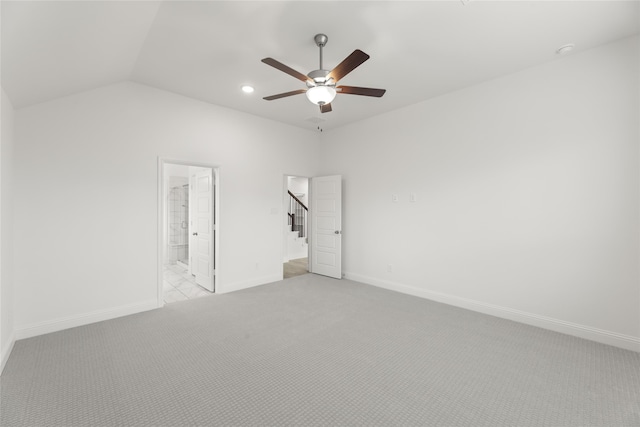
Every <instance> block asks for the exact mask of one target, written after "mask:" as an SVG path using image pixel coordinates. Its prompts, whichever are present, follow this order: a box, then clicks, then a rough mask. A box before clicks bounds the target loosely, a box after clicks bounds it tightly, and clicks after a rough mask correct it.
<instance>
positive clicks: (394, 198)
mask: <svg viewBox="0 0 640 427" xmlns="http://www.w3.org/2000/svg"><path fill="white" fill-rule="evenodd" d="M398 200H400V198H399V197H398V195H397V194H392V195H391V201H392V202H393V203H398Z"/></svg>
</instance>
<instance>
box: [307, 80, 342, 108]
mask: <svg viewBox="0 0 640 427" xmlns="http://www.w3.org/2000/svg"><path fill="white" fill-rule="evenodd" d="M335 97H336V90H335V88H333V87H331V86H324V85H321V86H313V87H310V88H309V89H308V90H307V98H308V99H309V101H311V102H312V103H314V104H316V105H325V104H330V103H331V101H333V99H334V98H335Z"/></svg>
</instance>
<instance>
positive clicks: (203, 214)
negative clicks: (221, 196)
mask: <svg viewBox="0 0 640 427" xmlns="http://www.w3.org/2000/svg"><path fill="white" fill-rule="evenodd" d="M158 169H159V189H160V191H159V203H158V205H159V216H158V217H159V219H161V220H160V221H159V226H158V228H159V230H158V241H159V242H160V245H159V250H158V265H159V267H160V268H159V272H158V277H159V280H158V282H159V283H158V305H159V306H163V305H164V304H167V303H172V302H176V301H184V300H188V299H193V298H199V297H203V296H208V295H211V294H212V293H214V292H215V275H216V265H217V262H216V254H217V250H216V249H217V239H216V234H217V232H218V230H217V222H218V221H217V206H218V203H217V200H216V197H217V191H216V187H217V182H218V170H217V168H215V167H213V166H209V165H202V164H196V163H188V162H180V161H171V160H162V159H160V160H159V168H158Z"/></svg>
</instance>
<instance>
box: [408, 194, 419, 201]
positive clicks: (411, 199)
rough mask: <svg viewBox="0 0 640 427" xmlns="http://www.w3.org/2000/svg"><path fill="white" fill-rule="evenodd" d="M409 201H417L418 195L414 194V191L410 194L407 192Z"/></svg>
mask: <svg viewBox="0 0 640 427" xmlns="http://www.w3.org/2000/svg"><path fill="white" fill-rule="evenodd" d="M409 201H410V202H411V203H415V202H417V201H418V196H416V193H411V194H409Z"/></svg>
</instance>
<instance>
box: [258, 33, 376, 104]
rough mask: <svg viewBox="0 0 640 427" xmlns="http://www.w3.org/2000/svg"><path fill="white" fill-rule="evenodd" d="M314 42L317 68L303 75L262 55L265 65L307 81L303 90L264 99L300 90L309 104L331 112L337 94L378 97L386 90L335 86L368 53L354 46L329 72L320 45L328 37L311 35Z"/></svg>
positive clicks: (322, 44) (324, 42) (270, 99)
mask: <svg viewBox="0 0 640 427" xmlns="http://www.w3.org/2000/svg"><path fill="white" fill-rule="evenodd" d="M313 39H314V40H315V42H316V45H317V46H318V47H319V48H320V67H319V68H318V69H317V70H313V71H311V72H310V73H309V74H307V75H306V76H305V75H304V74H302V73H300V72H298V71H296V70H294V69H293V68H290V67H287V66H286V65H284V64H283V63H281V62H278V61H276V60H275V59H273V58H264V59H263V60H262V62H264V63H265V64H267V65H271V66H272V67H274V68H277V69H278V70H280V71H283V72H285V73H287V74H289V75H290V76H293V77H295V78H296V79H298V80H300V81H303V82H305V83H306V85H307V88H306V89H298V90H294V91H291V92H285V93H279V94H277V95H271V96H265V97H264V98H263V99H266V100H267V101H273V100H274V99H280V98H285V97H287V96H292V95H299V94H302V93H306V94H307V98H308V99H309V101H311V102H312V103H314V104H316V105H319V106H320V111H321V112H322V113H328V112H329V111H331V101H333V99H334V98H335V97H336V94H338V93H344V94H348V95H363V96H374V97H377V98H380V97H381V96H382V95H384V93H385V92H386V90H385V89H372V88H368V87H356V86H336V84H337V83H338V80H340V79H342V78H343V77H344V76H346V75H347V74H349V73H350V72H351V71H353V70H354V69H355V68H356V67H358V66H359V65H360V64H362V63H363V62H364V61H366V60H367V59H369V55H367V54H366V53H364V52H363V51H361V50H359V49H356V50H354V51H353V53H351V55H349V56H347V57H346V58H345V59H344V60H343V61H342V62H341V63H340V64H338V66H337V67H335V68H334V69H333V70H331V71H327V70H324V69H323V68H322V48H323V47H324V46H325V45H326V44H327V40H329V38H328V37H327V36H326V35H324V34H316V36H315V37H314V38H313Z"/></svg>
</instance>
